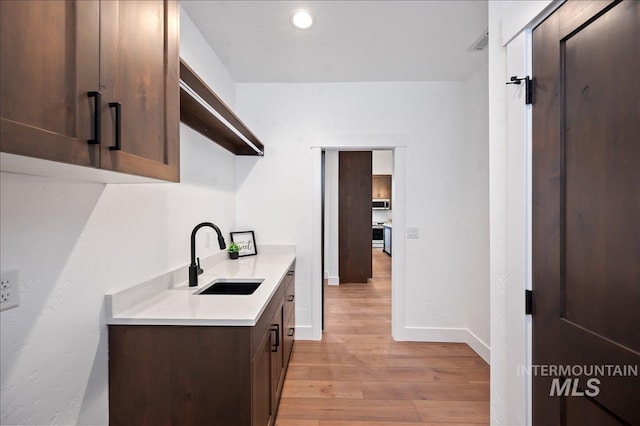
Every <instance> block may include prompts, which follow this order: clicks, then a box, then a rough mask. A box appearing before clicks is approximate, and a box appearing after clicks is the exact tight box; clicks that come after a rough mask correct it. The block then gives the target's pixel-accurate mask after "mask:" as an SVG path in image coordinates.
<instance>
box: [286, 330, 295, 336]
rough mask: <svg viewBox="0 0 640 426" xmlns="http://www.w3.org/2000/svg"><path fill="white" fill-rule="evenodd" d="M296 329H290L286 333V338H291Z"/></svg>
mask: <svg viewBox="0 0 640 426" xmlns="http://www.w3.org/2000/svg"><path fill="white" fill-rule="evenodd" d="M295 331H296V329H295V328H290V329H289V332H288V333H287V336H289V337H291V336H293V333H295Z"/></svg>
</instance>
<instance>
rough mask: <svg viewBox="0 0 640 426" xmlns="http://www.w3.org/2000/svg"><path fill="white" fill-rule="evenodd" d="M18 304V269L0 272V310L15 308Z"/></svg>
mask: <svg viewBox="0 0 640 426" xmlns="http://www.w3.org/2000/svg"><path fill="white" fill-rule="evenodd" d="M19 304H20V289H19V288H18V270H17V269H8V270H6V271H2V272H1V273H0V311H4V310H5V309H10V308H15V307H16V306H18V305H19Z"/></svg>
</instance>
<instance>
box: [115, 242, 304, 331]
mask: <svg viewBox="0 0 640 426" xmlns="http://www.w3.org/2000/svg"><path fill="white" fill-rule="evenodd" d="M294 261H295V246H282V247H280V248H279V249H277V250H270V251H267V252H265V253H262V252H261V251H260V250H258V255H256V256H247V257H241V258H240V259H238V260H224V261H222V262H221V263H219V264H217V265H215V266H213V267H209V268H204V269H205V271H204V273H203V274H202V275H200V276H199V277H198V286H197V287H188V283H187V281H183V282H181V283H178V284H177V285H174V286H170V287H169V288H164V289H159V290H158V291H154V293H155V294H152V295H150V296H149V297H148V298H146V299H145V300H143V301H141V302H140V303H136V304H134V305H133V306H131V307H128V308H126V309H124V310H121V311H120V312H118V309H117V306H126V305H127V304H130V303H128V302H127V301H126V300H124V301H123V299H126V298H127V297H132V298H133V297H136V298H137V299H138V300H139V299H140V296H139V294H138V295H137V296H128V294H131V293H134V292H135V289H130V290H125V291H123V292H120V293H116V294H107V296H106V297H107V319H106V322H107V324H110V325H116V324H126V325H195V326H215V325H218V326H253V325H255V324H256V322H257V320H258V318H260V315H261V314H262V311H263V310H264V309H265V307H266V306H267V304H268V303H269V301H270V300H271V297H272V296H273V294H274V292H275V290H276V288H277V286H278V283H280V281H281V280H282V279H283V278H284V277H285V275H286V274H287V271H288V270H289V267H290V266H291V264H292V263H293V262H294ZM217 278H262V279H264V282H263V283H262V284H261V285H260V287H258V288H257V289H256V291H255V292H254V293H253V294H250V295H222V294H209V295H196V294H194V293H196V292H197V291H199V290H201V289H202V288H204V287H206V286H207V285H208V284H209V283H211V281H213V280H215V279H217ZM143 285H144V286H146V288H149V287H150V286H149V285H148V284H141V286H143ZM131 290H134V291H131ZM114 307H116V308H114Z"/></svg>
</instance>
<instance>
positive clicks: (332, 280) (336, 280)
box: [327, 277, 340, 285]
mask: <svg viewBox="0 0 640 426" xmlns="http://www.w3.org/2000/svg"><path fill="white" fill-rule="evenodd" d="M328 280H329V281H328V282H327V284H329V285H340V277H329V278H328Z"/></svg>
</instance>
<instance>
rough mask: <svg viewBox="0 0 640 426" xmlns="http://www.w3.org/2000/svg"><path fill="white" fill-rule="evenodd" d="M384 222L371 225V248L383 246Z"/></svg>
mask: <svg viewBox="0 0 640 426" xmlns="http://www.w3.org/2000/svg"><path fill="white" fill-rule="evenodd" d="M383 223H384V222H373V224H372V229H373V232H372V238H371V247H374V248H382V247H383V246H384V227H383V226H382V225H383Z"/></svg>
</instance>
